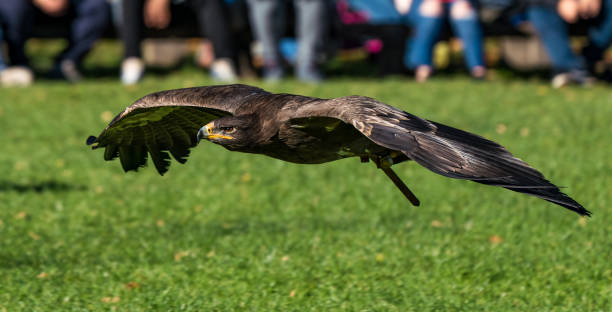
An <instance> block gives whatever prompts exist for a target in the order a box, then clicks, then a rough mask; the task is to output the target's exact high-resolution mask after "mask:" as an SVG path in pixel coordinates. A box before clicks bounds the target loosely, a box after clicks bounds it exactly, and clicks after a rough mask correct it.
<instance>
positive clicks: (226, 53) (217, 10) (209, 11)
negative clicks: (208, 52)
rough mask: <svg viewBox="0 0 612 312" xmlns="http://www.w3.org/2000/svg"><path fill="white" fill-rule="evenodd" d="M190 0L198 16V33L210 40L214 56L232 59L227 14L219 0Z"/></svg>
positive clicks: (231, 43)
mask: <svg viewBox="0 0 612 312" xmlns="http://www.w3.org/2000/svg"><path fill="white" fill-rule="evenodd" d="M191 2H192V7H193V9H194V10H195V11H196V16H197V18H198V25H199V27H200V29H199V30H200V34H202V35H203V36H204V37H206V38H208V39H209V40H210V41H211V42H212V44H213V48H214V51H215V57H216V58H229V59H234V57H235V55H234V54H235V53H234V45H233V42H232V38H231V32H230V29H229V23H228V22H227V14H226V12H225V9H224V8H223V3H222V2H221V0H192V1H191Z"/></svg>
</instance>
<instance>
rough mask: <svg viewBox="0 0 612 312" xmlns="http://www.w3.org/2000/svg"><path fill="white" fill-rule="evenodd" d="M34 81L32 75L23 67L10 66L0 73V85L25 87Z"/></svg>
mask: <svg viewBox="0 0 612 312" xmlns="http://www.w3.org/2000/svg"><path fill="white" fill-rule="evenodd" d="M33 81H34V73H33V72H32V70H31V69H29V68H27V67H25V66H11V67H7V68H6V69H5V70H3V71H1V72H0V85H2V86H6V87H25V86H29V85H31V84H32V82H33Z"/></svg>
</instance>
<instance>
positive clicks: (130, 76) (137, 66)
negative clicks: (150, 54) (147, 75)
mask: <svg viewBox="0 0 612 312" xmlns="http://www.w3.org/2000/svg"><path fill="white" fill-rule="evenodd" d="M144 70H145V65H144V62H143V61H142V59H141V58H139V57H134V56H132V57H128V58H126V59H125V60H123V62H121V83H122V84H124V85H133V84H137V83H138V82H139V81H140V80H141V79H142V76H143V75H144Z"/></svg>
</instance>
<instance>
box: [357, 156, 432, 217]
mask: <svg viewBox="0 0 612 312" xmlns="http://www.w3.org/2000/svg"><path fill="white" fill-rule="evenodd" d="M371 159H372V161H373V162H374V163H375V164H376V167H377V168H378V169H380V170H382V171H383V172H384V173H385V174H386V175H387V177H389V179H391V181H393V184H395V186H396V187H397V188H398V189H399V190H400V191H401V192H402V194H404V196H405V197H406V198H407V199H408V200H409V201H410V203H411V204H412V205H413V206H419V205H420V204H421V202H420V201H419V199H418V198H417V197H416V196H415V195H414V193H412V191H411V190H410V189H409V188H408V186H406V184H404V181H402V180H401V179H400V177H398V176H397V174H396V173H395V171H393V169H391V166H392V165H393V158H392V157H391V156H390V155H387V156H384V157H378V156H372V157H371ZM361 162H367V158H365V161H364V158H363V157H362V158H361Z"/></svg>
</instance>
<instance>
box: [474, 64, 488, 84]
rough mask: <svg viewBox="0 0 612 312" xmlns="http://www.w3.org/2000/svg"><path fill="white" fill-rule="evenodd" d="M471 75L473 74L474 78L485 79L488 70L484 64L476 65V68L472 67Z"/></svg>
mask: <svg viewBox="0 0 612 312" xmlns="http://www.w3.org/2000/svg"><path fill="white" fill-rule="evenodd" d="M470 76H472V79H474V80H478V81H481V80H484V79H485V78H486V76H487V70H486V68H484V66H474V68H472V70H471V71H470Z"/></svg>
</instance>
